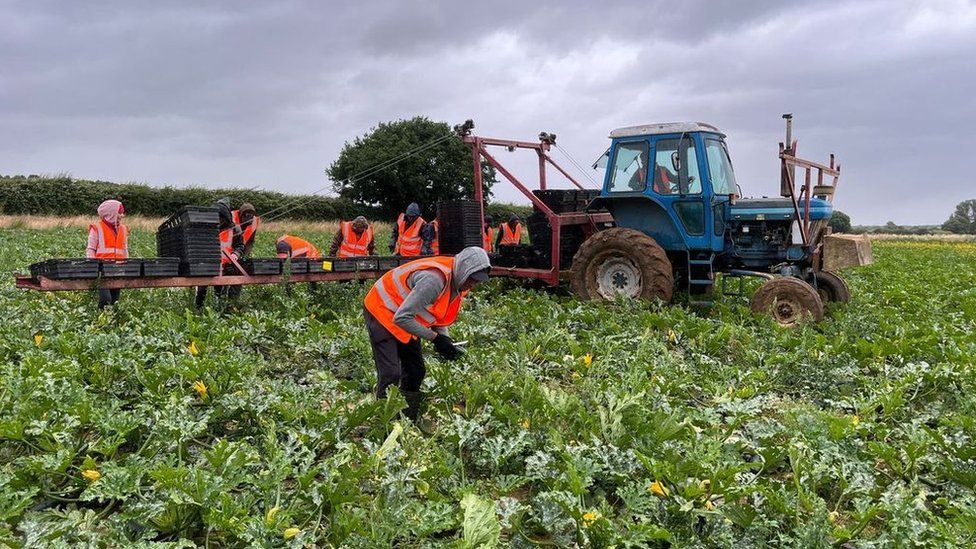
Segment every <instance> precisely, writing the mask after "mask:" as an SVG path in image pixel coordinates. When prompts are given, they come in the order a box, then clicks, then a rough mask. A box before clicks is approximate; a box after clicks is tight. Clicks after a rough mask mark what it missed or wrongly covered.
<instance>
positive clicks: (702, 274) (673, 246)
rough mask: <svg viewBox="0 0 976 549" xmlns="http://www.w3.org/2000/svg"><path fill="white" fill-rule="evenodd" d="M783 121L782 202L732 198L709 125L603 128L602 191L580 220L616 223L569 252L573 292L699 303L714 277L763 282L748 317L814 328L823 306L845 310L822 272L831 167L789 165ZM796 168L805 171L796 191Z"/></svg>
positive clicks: (840, 293)
mask: <svg viewBox="0 0 976 549" xmlns="http://www.w3.org/2000/svg"><path fill="white" fill-rule="evenodd" d="M784 118H785V119H786V124H787V130H786V134H787V138H786V141H785V144H784V143H781V144H780V159H781V184H780V190H781V196H779V197H775V198H765V197H764V198H741V196H742V191H741V189H740V187H739V185H738V184H737V183H736V180H735V173H734V171H733V169H732V161H731V159H730V156H729V152H728V148H727V147H726V144H725V135H724V134H723V133H722V132H721V131H719V130H718V129H717V128H715V127H714V126H711V125H708V124H702V123H694V122H692V123H668V124H649V125H642V126H632V127H626V128H619V129H616V130H613V132H611V134H610V138H611V140H612V142H611V144H610V147H609V149H608V150H607V152H606V153H605V154H604V156H603V157H602V159H601V162H605V164H606V172H605V176H604V182H603V189H602V191H601V192H600V194H599V196H598V197H597V198H596V199H595V200H593V201H592V202H591V203H590V204H589V205H588V211H599V210H603V209H606V210H608V211H609V212H610V213H611V214H612V216H613V219H614V225H615V226H613V227H612V228H607V229H605V230H601V231H598V232H595V233H594V234H593V235H592V236H590V237H589V238H587V239H586V240H585V241H584V242H583V243H582V245H581V246H580V247H579V249H578V250H577V251H576V253H575V254H574V255H573V260H572V269H571V272H572V274H571V282H572V286H573V290H574V292H575V293H577V294H578V295H579V296H581V297H584V298H587V299H612V298H614V297H616V296H618V295H624V296H629V297H641V298H658V299H661V300H663V301H665V302H669V301H671V299H672V296H673V294H674V292H675V291H685V292H687V293H688V294H690V295H691V296H692V300H693V301H707V296H708V295H709V294H711V293H712V292H713V289H714V287H715V284H716V276H715V275H716V273H722V274H723V275H724V276H723V278H722V281H723V285H724V284H725V283H726V282H727V281H728V280H729V279H732V278H735V277H746V276H756V277H761V278H764V279H765V281H764V282H763V284H762V286H760V288H759V289H758V290H757V291H756V292H755V294H754V295H753V297H752V301H751V305H752V308H753V309H754V310H755V311H757V312H764V313H770V314H772V316H773V318H774V319H775V320H776V321H777V322H779V323H780V324H783V325H792V324H795V323H797V322H801V321H803V320H806V319H810V320H814V321H819V320H820V319H822V318H823V308H824V305H823V304H824V302H825V301H836V302H846V301H848V300H849V299H850V291H849V290H848V287H847V285H846V283H845V282H844V280H843V279H842V278H841V277H840V276H838V275H837V274H835V273H832V272H829V271H825V270H822V269H821V257H822V250H823V236H824V235H825V233H826V232H827V221H828V219H829V218H830V215H831V213H832V211H833V209H832V206H831V200H832V198H833V193H834V190H835V189H836V185H837V181H838V179H839V177H840V166H839V165H836V164H835V162H834V159H833V155H831V159H830V163H829V165H820V164H816V163H813V162H809V161H806V160H802V159H799V158H797V157H796V156H795V151H796V142H795V141H792V136H791V126H792V120H791V115H784ZM797 168H800V171H801V172H805V176H804V178H803V180H802V181H801V182H800V187H799V189H797V186H796V181H795V179H796V172H797ZM739 288H740V292H741V288H742V284H741V278H740V284H739ZM725 290H726V292H727V293H730V292H729V289H728V288H725Z"/></svg>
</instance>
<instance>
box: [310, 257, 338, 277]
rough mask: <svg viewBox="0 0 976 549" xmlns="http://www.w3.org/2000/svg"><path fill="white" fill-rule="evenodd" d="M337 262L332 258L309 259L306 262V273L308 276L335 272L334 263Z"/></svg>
mask: <svg viewBox="0 0 976 549" xmlns="http://www.w3.org/2000/svg"><path fill="white" fill-rule="evenodd" d="M336 261H337V259H336V258H334V257H322V258H319V259H309V260H308V272H309V273H310V274H314V273H331V272H333V271H335V262H336Z"/></svg>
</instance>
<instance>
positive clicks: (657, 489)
mask: <svg viewBox="0 0 976 549" xmlns="http://www.w3.org/2000/svg"><path fill="white" fill-rule="evenodd" d="M647 489H648V490H650V491H651V493H652V494H654V495H656V496H660V497H662V498H666V497H668V494H669V492H668V487H667V486H665V485H663V484H661V483H660V482H658V481H656V480H655V481H654V482H652V483H651V485H650V486H648V487H647Z"/></svg>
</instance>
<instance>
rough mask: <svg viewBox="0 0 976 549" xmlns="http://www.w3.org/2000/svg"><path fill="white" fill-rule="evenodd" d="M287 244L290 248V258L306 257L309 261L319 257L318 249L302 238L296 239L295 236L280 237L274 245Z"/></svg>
mask: <svg viewBox="0 0 976 549" xmlns="http://www.w3.org/2000/svg"><path fill="white" fill-rule="evenodd" d="M278 242H287V243H288V245H289V246H291V257H294V258H295V259H298V258H301V257H307V258H309V259H318V258H319V257H321V254H320V253H319V249H318V248H316V247H315V245H314V244H312V243H311V242H309V241H308V240H305V239H304V238H298V237H297V236H292V235H290V234H286V235H282V237H281V238H279V239H278V240H277V241H276V242H275V243H276V244H277V243H278Z"/></svg>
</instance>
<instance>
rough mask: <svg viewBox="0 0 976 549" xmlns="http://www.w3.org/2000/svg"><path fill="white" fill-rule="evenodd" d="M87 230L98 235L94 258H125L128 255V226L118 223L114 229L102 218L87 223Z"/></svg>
mask: <svg viewBox="0 0 976 549" xmlns="http://www.w3.org/2000/svg"><path fill="white" fill-rule="evenodd" d="M89 230H92V231H95V233H96V234H97V235H98V247H97V248H95V259H125V258H127V257H129V254H128V252H127V251H126V250H127V249H128V242H129V228H128V227H126V226H125V225H122V224H121V223H120V224H119V227H118V230H115V229H114V228H113V227H112V226H111V225H109V224H108V222H107V221H105V220H104V219H99V220H98V223H92V224H91V225H89Z"/></svg>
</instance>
